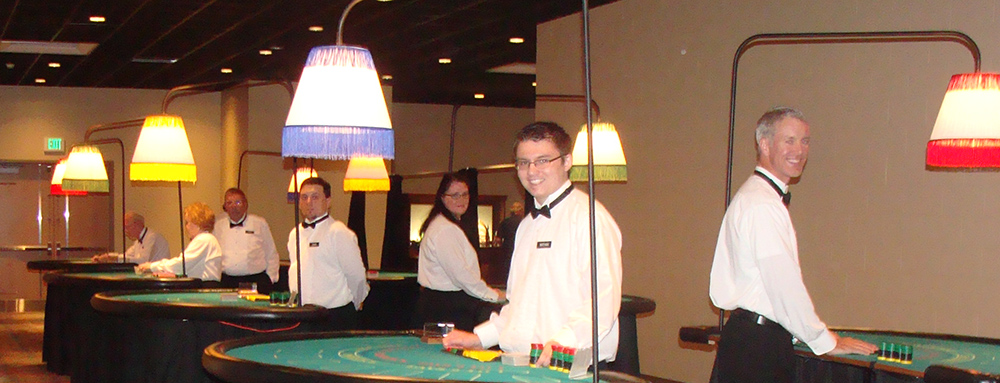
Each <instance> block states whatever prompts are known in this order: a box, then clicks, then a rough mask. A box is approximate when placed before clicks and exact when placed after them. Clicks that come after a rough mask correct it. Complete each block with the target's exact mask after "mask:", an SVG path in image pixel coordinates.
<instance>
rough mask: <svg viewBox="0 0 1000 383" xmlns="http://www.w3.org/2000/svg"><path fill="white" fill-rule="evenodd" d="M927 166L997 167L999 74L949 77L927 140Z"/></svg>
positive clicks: (999, 152) (999, 165)
mask: <svg viewBox="0 0 1000 383" xmlns="http://www.w3.org/2000/svg"><path fill="white" fill-rule="evenodd" d="M927 166H931V167H942V168H957V169H977V168H1000V74H998V73H981V72H976V73H965V74H957V75H954V76H952V77H951V82H950V83H949V84H948V91H947V92H946V93H945V94H944V100H943V101H941V111H940V112H938V116H937V120H936V121H935V122H934V131H932V132H931V138H930V140H929V141H928V142H927Z"/></svg>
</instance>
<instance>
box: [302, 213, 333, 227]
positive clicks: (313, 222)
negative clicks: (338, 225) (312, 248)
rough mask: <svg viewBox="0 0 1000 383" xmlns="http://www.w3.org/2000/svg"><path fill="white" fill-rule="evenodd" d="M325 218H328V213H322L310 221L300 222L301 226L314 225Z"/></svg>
mask: <svg viewBox="0 0 1000 383" xmlns="http://www.w3.org/2000/svg"><path fill="white" fill-rule="evenodd" d="M327 218H330V213H326V214H323V215H321V216H319V218H316V219H314V220H312V222H310V221H303V222H302V226H303V227H306V225H309V226H311V227H316V225H317V224H319V223H320V222H323V220H325V219H327Z"/></svg>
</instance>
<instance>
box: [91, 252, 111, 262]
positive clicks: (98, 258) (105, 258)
mask: <svg viewBox="0 0 1000 383" xmlns="http://www.w3.org/2000/svg"><path fill="white" fill-rule="evenodd" d="M116 255H117V254H114V253H104V254H98V255H95V256H93V257H92V258H90V260H92V261H94V262H98V263H110V262H114V261H115V260H116V258H117V257H116Z"/></svg>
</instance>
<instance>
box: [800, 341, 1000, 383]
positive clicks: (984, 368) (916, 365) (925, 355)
mask: <svg viewBox="0 0 1000 383" xmlns="http://www.w3.org/2000/svg"><path fill="white" fill-rule="evenodd" d="M837 334H838V335H840V336H842V337H844V336H846V337H851V338H855V339H860V340H863V341H865V342H868V343H872V344H874V345H876V346H879V347H881V345H882V342H886V343H887V344H888V343H895V344H897V345H908V346H911V347H912V348H913V363H912V364H903V363H899V362H891V361H887V360H878V357H877V356H876V355H838V356H837V357H839V358H846V359H852V360H856V361H862V362H866V363H872V362H874V363H875V364H876V366H879V367H886V368H891V369H904V370H910V371H915V372H921V373H922V372H923V371H924V370H925V369H927V366H930V365H932V364H939V365H945V366H952V367H958V368H962V369H969V370H976V371H980V372H986V373H991V374H997V373H1000V360H998V356H1000V345H995V344H988V343H979V342H966V341H961V340H948V339H936V338H928V337H922V336H919V335H918V334H914V335H899V334H885V333H868V332H855V331H837ZM796 348H797V349H799V350H801V351H808V350H809V349H808V347H806V346H805V345H803V344H801V343H799V344H798V345H796Z"/></svg>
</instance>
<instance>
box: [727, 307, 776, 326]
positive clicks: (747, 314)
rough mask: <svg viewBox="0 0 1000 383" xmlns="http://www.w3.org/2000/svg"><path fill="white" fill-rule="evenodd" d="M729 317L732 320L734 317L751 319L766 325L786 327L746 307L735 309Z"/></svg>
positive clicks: (758, 323)
mask: <svg viewBox="0 0 1000 383" xmlns="http://www.w3.org/2000/svg"><path fill="white" fill-rule="evenodd" d="M729 319H730V320H732V319H739V320H747V321H750V322H752V323H756V324H757V325H760V326H764V327H779V328H782V329H784V327H782V326H781V325H780V324H778V322H775V321H773V320H770V319H767V317H765V316H763V315H760V314H757V313H755V312H753V311H750V310H744V309H741V308H739V309H736V310H733V313H732V314H729Z"/></svg>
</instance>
